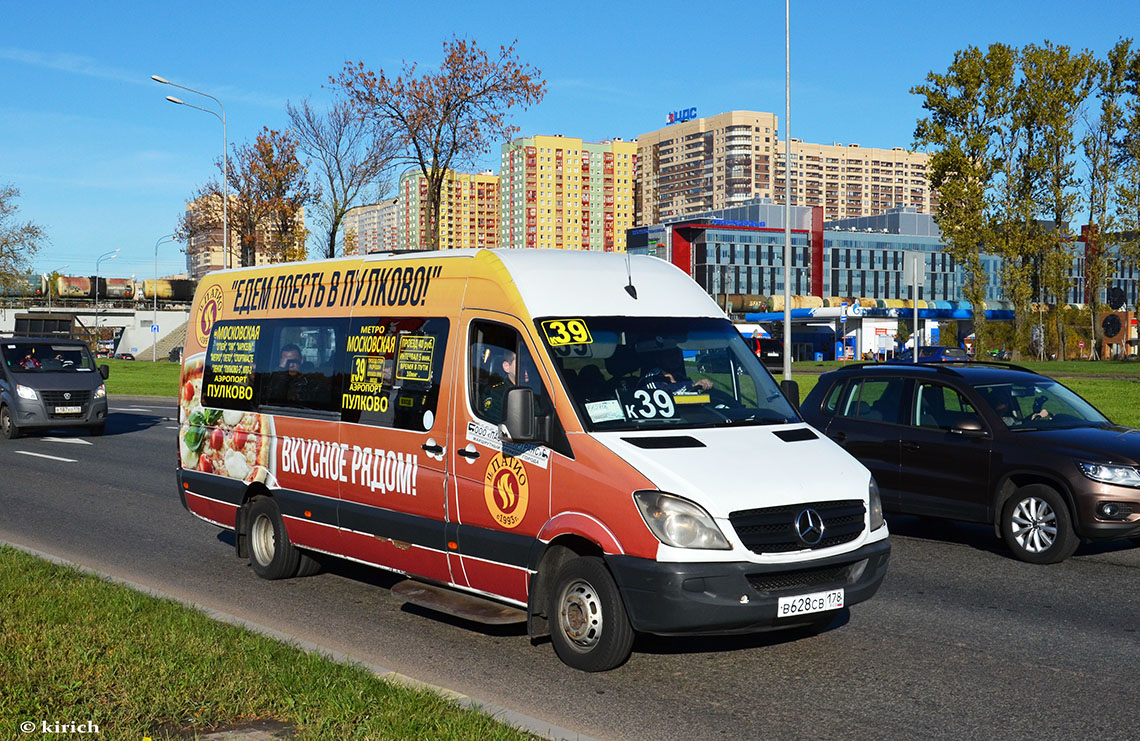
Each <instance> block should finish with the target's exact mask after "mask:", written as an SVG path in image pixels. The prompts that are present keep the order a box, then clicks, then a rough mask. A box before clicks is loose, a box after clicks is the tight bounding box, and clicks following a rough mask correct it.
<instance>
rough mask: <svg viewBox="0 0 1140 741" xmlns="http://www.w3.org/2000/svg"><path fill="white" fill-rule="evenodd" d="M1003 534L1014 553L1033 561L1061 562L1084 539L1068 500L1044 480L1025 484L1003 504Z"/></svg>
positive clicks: (1023, 558) (1071, 553)
mask: <svg viewBox="0 0 1140 741" xmlns="http://www.w3.org/2000/svg"><path fill="white" fill-rule="evenodd" d="M1001 530H1002V536H1003V537H1004V538H1005V543H1006V545H1008V546H1009V549H1010V550H1011V551H1013V555H1015V556H1017V557H1018V558H1019V559H1021V560H1022V561H1027V562H1029V563H1058V562H1060V561H1064V560H1065V559H1066V558H1068V557H1069V556H1071V555H1073V551H1075V550H1076V549H1077V546H1078V545H1079V544H1080V540H1079V539H1078V538H1077V534H1076V532H1074V531H1073V521H1072V518H1071V517H1070V516H1069V508H1068V506H1066V504H1065V500H1064V499H1063V498H1062V497H1061V495H1060V494H1058V493H1057V491H1056V490H1055V489H1052V488H1050V487H1048V486H1045V485H1043V484H1033V485H1030V486H1023V487H1021V488H1020V489H1018V490H1017V491H1016V492H1015V493H1014V495H1013V496H1012V497H1010V499H1009V501H1007V502H1006V503H1005V507H1003V508H1002V517H1001Z"/></svg>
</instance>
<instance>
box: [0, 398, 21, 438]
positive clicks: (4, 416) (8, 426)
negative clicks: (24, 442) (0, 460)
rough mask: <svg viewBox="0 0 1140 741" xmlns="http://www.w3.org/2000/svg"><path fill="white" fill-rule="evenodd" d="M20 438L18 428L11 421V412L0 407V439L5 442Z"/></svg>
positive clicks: (6, 408)
mask: <svg viewBox="0 0 1140 741" xmlns="http://www.w3.org/2000/svg"><path fill="white" fill-rule="evenodd" d="M19 436H20V428H19V427H17V426H16V423H15V422H13V421H12V412H10V411H9V410H8V407H6V406H5V407H0V437H3V438H4V439H5V440H15V439H16V438H18V437H19Z"/></svg>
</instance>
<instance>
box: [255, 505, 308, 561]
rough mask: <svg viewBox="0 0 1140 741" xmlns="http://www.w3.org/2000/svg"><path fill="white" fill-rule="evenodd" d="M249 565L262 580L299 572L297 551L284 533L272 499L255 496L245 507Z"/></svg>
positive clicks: (278, 511)
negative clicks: (247, 525) (247, 510)
mask: <svg viewBox="0 0 1140 741" xmlns="http://www.w3.org/2000/svg"><path fill="white" fill-rule="evenodd" d="M248 522H249V536H248V537H249V565H250V566H252V567H253V571H254V573H256V574H257V575H258V576H260V577H261V578H262V579H288V578H290V577H293V576H296V575H297V573H298V572H299V570H300V565H301V552H300V551H298V550H297V549H296V548H295V547H294V546H293V544H292V543H291V542H289V534H288V533H286V532H285V523H284V521H282V519H281V510H280V509H278V507H277V502H275V501H273V498H272V497H258V498H257V499H254V500H253V502H252V503H251V504H250V506H249V519H248Z"/></svg>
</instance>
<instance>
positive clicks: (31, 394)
mask: <svg viewBox="0 0 1140 741" xmlns="http://www.w3.org/2000/svg"><path fill="white" fill-rule="evenodd" d="M16 396H19V397H20V398H21V399H27V400H29V401H35V400H36V399H38V398H40V397H39V396H37V395H36V390H35V389H34V388H32V387H31V386H21V385H20V384H18V383H17V384H16Z"/></svg>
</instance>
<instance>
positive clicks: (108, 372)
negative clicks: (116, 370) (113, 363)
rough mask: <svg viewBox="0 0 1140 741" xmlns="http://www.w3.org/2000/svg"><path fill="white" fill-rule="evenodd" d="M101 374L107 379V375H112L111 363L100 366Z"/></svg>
mask: <svg viewBox="0 0 1140 741" xmlns="http://www.w3.org/2000/svg"><path fill="white" fill-rule="evenodd" d="M99 375H101V376H103V380H104V381H106V380H107V376H109V375H111V367H110V366H109V365H101V366H99Z"/></svg>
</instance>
